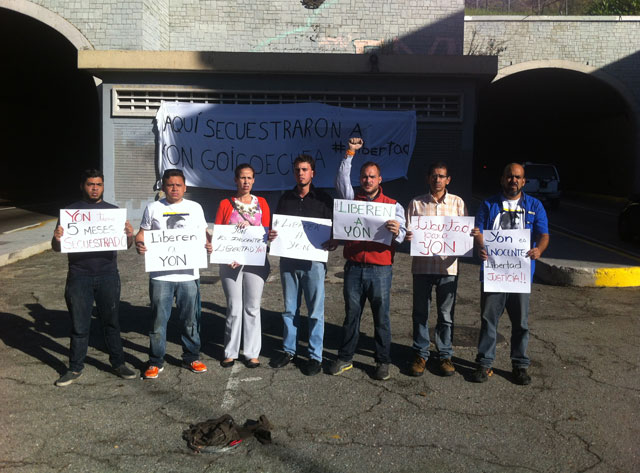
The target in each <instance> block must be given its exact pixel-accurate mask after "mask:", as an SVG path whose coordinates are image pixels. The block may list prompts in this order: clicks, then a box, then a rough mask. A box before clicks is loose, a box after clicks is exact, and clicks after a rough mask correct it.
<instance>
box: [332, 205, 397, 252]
mask: <svg viewBox="0 0 640 473" xmlns="http://www.w3.org/2000/svg"><path fill="white" fill-rule="evenodd" d="M395 218H396V206H395V205H394V204H382V203H380V202H369V201H365V200H343V199H335V200H334V201H333V237H334V238H337V239H338V240H359V241H377V242H379V243H384V244H385V245H390V244H391V240H392V238H393V234H392V233H391V232H390V231H389V230H387V228H386V227H385V223H386V222H387V221H388V220H394V219H395Z"/></svg>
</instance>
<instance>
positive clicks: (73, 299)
mask: <svg viewBox="0 0 640 473" xmlns="http://www.w3.org/2000/svg"><path fill="white" fill-rule="evenodd" d="M64 299H65V301H66V302H67V308H68V309H69V315H70V316H71V344H70V345H71V346H70V350H69V369H70V370H71V371H75V372H76V373H79V372H80V371H82V368H84V359H85V357H86V356H87V348H88V346H89V329H90V327H91V311H92V309H93V302H94V301H95V303H96V312H97V315H98V318H99V319H100V321H101V322H102V332H103V334H104V341H105V343H106V345H107V351H108V352H109V362H110V363H111V366H113V367H114V368H117V367H118V366H120V365H121V364H123V363H124V352H123V351H122V340H121V339H120V320H119V316H118V309H119V307H120V275H119V274H118V272H114V273H108V274H102V275H99V276H84V275H78V274H68V275H67V283H66V285H65V289H64Z"/></svg>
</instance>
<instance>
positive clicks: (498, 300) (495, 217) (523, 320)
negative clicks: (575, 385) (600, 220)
mask: <svg viewBox="0 0 640 473" xmlns="http://www.w3.org/2000/svg"><path fill="white" fill-rule="evenodd" d="M500 183H501V185H502V193H500V194H497V195H494V196H493V197H491V198H489V199H487V200H485V201H484V202H483V203H482V205H481V206H480V208H479V209H478V212H477V214H476V219H475V228H474V232H473V234H474V237H475V244H476V246H477V247H478V254H479V256H480V259H482V260H483V261H485V260H487V259H488V255H487V251H486V249H485V246H484V238H483V233H482V232H483V231H484V230H499V229H527V228H528V229H530V230H531V242H532V245H531V249H530V250H529V251H528V252H527V256H528V257H529V258H531V277H532V278H533V273H534V271H535V260H537V259H538V258H540V256H541V255H542V253H543V252H544V251H545V250H546V249H547V246H548V245H549V225H548V222H547V213H546V211H545V210H544V207H543V206H542V203H541V202H540V201H539V200H538V199H535V198H533V197H531V196H529V195H526V194H525V193H524V192H522V187H523V186H524V183H525V177H524V168H523V167H522V166H521V165H519V164H516V163H511V164H508V165H507V166H506V167H505V168H504V172H503V173H502V178H501V180H500ZM505 308H506V309H507V313H508V314H509V319H511V366H512V368H513V371H512V373H513V381H514V382H515V383H516V384H521V385H525V384H529V383H531V376H529V374H528V373H527V368H528V367H529V364H530V361H529V357H528V356H527V345H528V343H529V324H528V318H529V294H528V293H527V294H521V293H513V292H485V291H484V286H483V287H482V294H481V302H480V311H481V312H482V323H481V326H480V338H479V340H478V355H477V356H476V363H478V367H477V369H476V371H475V372H474V373H473V375H472V381H474V382H476V383H483V382H485V381H487V380H488V379H489V376H491V375H492V374H493V371H492V370H491V366H492V364H493V361H494V360H495V356H496V338H497V330H498V321H499V319H500V316H501V315H502V313H503V312H504V309H505Z"/></svg>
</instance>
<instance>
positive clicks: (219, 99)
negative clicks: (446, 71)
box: [112, 88, 462, 122]
mask: <svg viewBox="0 0 640 473" xmlns="http://www.w3.org/2000/svg"><path fill="white" fill-rule="evenodd" d="M162 101H166V102H188V103H215V104H245V105H246V104H283V103H303V102H319V103H324V104H327V105H334V106H338V107H345V108H358V109H367V110H415V112H416V116H417V119H418V121H419V122H460V121H462V95H461V94H431V95H398V94H394V95H370V94H318V93H284V92H283V93H279V92H271V91H270V92H246V91H243V92H230V91H224V92H220V91H214V90H192V89H172V90H168V89H130V88H114V89H113V102H112V103H113V110H112V114H113V116H114V117H154V116H155V115H156V112H157V111H158V108H159V107H160V104H161V103H162Z"/></svg>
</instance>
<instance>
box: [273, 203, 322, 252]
mask: <svg viewBox="0 0 640 473" xmlns="http://www.w3.org/2000/svg"><path fill="white" fill-rule="evenodd" d="M271 228H272V229H273V230H275V231H277V232H278V238H276V239H275V240H273V241H272V242H271V255H273V256H286V257H287V258H294V259H302V260H308V261H322V262H323V263H326V262H327V260H328V259H329V252H328V251H327V250H324V249H323V248H322V244H323V243H324V242H326V241H327V240H329V239H330V238H331V220H329V219H328V218H310V217H293V216H291V215H278V214H275V215H273V219H272V223H271Z"/></svg>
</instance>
